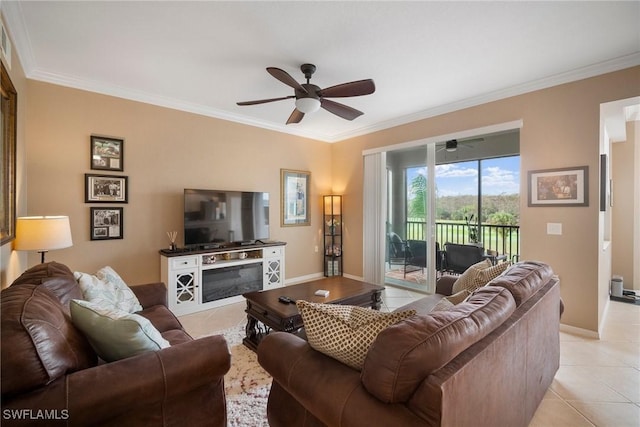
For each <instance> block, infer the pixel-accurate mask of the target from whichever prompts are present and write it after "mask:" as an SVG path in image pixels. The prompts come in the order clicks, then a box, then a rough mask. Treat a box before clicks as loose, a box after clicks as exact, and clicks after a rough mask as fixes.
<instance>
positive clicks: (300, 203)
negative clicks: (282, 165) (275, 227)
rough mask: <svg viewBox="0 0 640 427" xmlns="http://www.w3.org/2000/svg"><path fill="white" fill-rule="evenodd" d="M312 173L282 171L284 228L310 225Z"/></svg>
mask: <svg viewBox="0 0 640 427" xmlns="http://www.w3.org/2000/svg"><path fill="white" fill-rule="evenodd" d="M310 180H311V173H310V172H305V171H296V170H288V169H280V181H281V182H280V184H281V194H282V203H281V205H282V206H281V208H282V215H281V218H282V226H296V225H310V224H311V221H310V216H309V196H310V190H309V189H310V185H311V184H310Z"/></svg>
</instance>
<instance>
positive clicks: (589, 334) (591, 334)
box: [560, 323, 600, 340]
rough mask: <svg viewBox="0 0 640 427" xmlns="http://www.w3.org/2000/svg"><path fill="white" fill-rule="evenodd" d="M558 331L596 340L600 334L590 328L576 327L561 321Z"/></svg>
mask: <svg viewBox="0 0 640 427" xmlns="http://www.w3.org/2000/svg"><path fill="white" fill-rule="evenodd" d="M560 332H566V333H568V334H572V335H579V336H581V337H585V338H593V339H596V340H599V339H600V334H599V333H598V332H595V331H592V330H590V329H583V328H577V327H575V326H570V325H565V324H563V323H561V324H560Z"/></svg>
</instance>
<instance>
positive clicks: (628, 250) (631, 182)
mask: <svg viewBox="0 0 640 427" xmlns="http://www.w3.org/2000/svg"><path fill="white" fill-rule="evenodd" d="M635 127H636V123H635V122H628V123H627V140H626V141H623V142H615V143H613V144H612V145H611V165H612V168H611V177H612V179H613V187H614V205H613V208H612V216H613V218H612V221H611V222H612V235H611V241H612V257H613V258H612V273H613V274H615V275H620V276H622V277H623V278H624V287H625V289H634V288H636V289H640V286H639V285H640V284H639V283H638V282H639V281H638V278H636V277H635V276H634V260H635V258H636V254H635V252H634V238H636V235H637V234H636V232H635V230H634V218H636V217H637V216H638V215H639V214H640V213H639V212H635V209H636V207H635V204H636V203H635V200H636V197H638V196H637V195H640V182H637V178H636V176H635V168H636V167H640V165H636V161H635V159H636V158H637V157H638V156H637V153H636V150H638V149H640V148H639V147H640V146H639V145H638V137H640V135H635Z"/></svg>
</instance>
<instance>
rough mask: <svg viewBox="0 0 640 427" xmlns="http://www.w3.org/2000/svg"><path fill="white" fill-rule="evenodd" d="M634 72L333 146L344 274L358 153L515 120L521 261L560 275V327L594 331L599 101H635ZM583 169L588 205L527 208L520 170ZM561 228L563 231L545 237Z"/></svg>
mask: <svg viewBox="0 0 640 427" xmlns="http://www.w3.org/2000/svg"><path fill="white" fill-rule="evenodd" d="M639 93H640V67H635V68H631V69H627V70H623V71H620V72H616V73H611V74H607V75H602V76H598V77H594V78H590V79H586V80H582V81H578V82H573V83H569V84H565V85H561V86H557V87H554V88H550V89H545V90H540V91H536V92H532V93H529V94H525V95H521V96H517V97H512V98H508V99H504V100H501V101H496V102H492V103H488V104H484V105H480V106H477V107H473V108H468V109H464V110H460V111H456V112H453V113H450V114H445V115H441V116H438V117H433V118H429V119H425V120H421V121H417V122H413V123H410V124H407V125H403V126H398V127H395V128H393V129H387V130H383V131H379V132H376V133H373V134H370V135H365V136H362V137H358V138H353V139H351V140H347V141H342V142H340V143H337V144H335V147H334V152H333V157H334V163H333V180H334V181H333V182H334V187H335V186H340V187H342V186H344V193H345V196H346V197H345V204H346V203H347V202H348V203H349V216H350V218H353V220H352V221H350V226H349V230H348V231H349V234H348V236H347V238H346V239H345V247H346V248H345V253H348V254H349V257H348V258H345V271H346V272H348V273H351V274H353V275H356V276H358V275H362V237H361V236H362V222H361V221H357V219H358V218H362V215H363V214H366V213H363V212H362V206H363V200H362V174H363V170H362V165H363V161H362V151H363V150H364V149H372V148H378V147H384V146H388V145H392V144H397V143H402V142H407V141H415V140H419V139H423V138H427V137H432V136H437V135H444V134H450V133H455V132H459V131H463V130H468V129H474V128H479V127H483V126H489V125H493V124H498V123H506V122H510V121H514V120H520V119H521V120H523V127H522V129H521V131H520V155H521V171H520V172H521V187H520V190H521V195H522V197H521V224H520V225H521V233H522V234H521V235H522V244H521V252H522V254H521V255H522V259H535V260H541V261H545V262H547V263H549V264H550V265H551V266H552V267H553V269H554V271H555V272H556V273H557V274H558V275H559V276H560V280H561V289H562V297H563V299H564V302H565V305H566V310H565V313H564V316H563V318H562V322H563V323H565V324H567V325H570V326H574V327H577V328H582V329H587V330H591V331H597V330H598V322H599V318H600V313H599V311H601V309H600V308H599V306H598V247H599V245H598V218H599V217H598V212H599V211H598V209H599V205H598V168H599V166H598V162H599V123H600V116H599V114H600V104H601V103H604V102H609V101H613V100H618V99H624V98H629V97H632V96H637V95H638V94H639ZM582 165H586V166H589V199H590V203H589V207H576V208H560V207H557V208H553V207H544V208H539V207H538V208H528V207H527V197H526V195H527V191H526V177H527V171H530V170H537V169H548V168H557V167H570V166H582ZM549 222H556V223H562V226H563V234H562V235H561V236H552V235H547V234H546V224H547V223H549Z"/></svg>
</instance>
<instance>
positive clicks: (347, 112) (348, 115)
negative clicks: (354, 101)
mask: <svg viewBox="0 0 640 427" xmlns="http://www.w3.org/2000/svg"><path fill="white" fill-rule="evenodd" d="M320 106H321V107H322V108H324V109H325V110H327V111H329V112H331V113H333V114H335V115H336V116H339V117H342V118H343V119H346V120H353V119H355V118H356V117H358V116H361V115H363V114H364V113H363V112H362V111H358V110H356V109H355V108H351V107H349V106H347V105H344V104H339V103H337V102H335V101H330V100H328V99H324V98H323V99H320Z"/></svg>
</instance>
